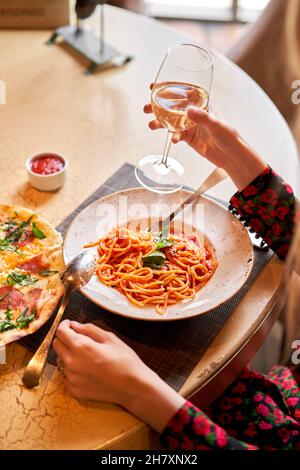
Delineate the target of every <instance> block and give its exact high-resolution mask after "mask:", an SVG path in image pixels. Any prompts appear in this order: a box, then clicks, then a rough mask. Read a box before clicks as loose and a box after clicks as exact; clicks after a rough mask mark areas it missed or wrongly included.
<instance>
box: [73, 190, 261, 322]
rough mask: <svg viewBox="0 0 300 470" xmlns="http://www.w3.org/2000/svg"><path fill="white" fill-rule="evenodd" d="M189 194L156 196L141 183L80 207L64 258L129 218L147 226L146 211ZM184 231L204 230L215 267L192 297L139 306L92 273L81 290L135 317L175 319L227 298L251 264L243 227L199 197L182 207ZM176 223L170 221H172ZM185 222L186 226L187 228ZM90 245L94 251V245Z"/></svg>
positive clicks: (157, 211)
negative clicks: (162, 307)
mask: <svg viewBox="0 0 300 470" xmlns="http://www.w3.org/2000/svg"><path fill="white" fill-rule="evenodd" d="M189 195H190V193H189V192H188V191H183V190H182V191H179V192H177V193H175V194H169V195H163V196H162V195H159V194H155V193H151V192H150V191H147V190H145V189H143V188H138V189H130V190H127V191H121V192H118V193H114V194H110V195H108V196H106V197H104V198H102V199H99V200H98V201H95V202H94V203H92V204H91V205H89V206H88V207H86V208H85V209H84V210H83V211H82V212H81V213H80V214H79V215H78V216H77V217H76V218H75V219H74V220H73V222H72V224H71V225H70V227H69V229H68V232H67V234H66V237H65V241H64V259H65V262H66V263H68V262H69V261H70V260H71V259H72V258H73V257H74V256H76V254H78V252H79V251H81V250H82V248H83V246H84V245H85V244H86V243H88V242H92V241H96V240H98V239H99V238H100V237H101V236H103V235H105V234H106V233H107V232H108V231H109V230H110V229H111V228H113V227H114V226H115V225H117V224H119V225H124V224H126V222H128V221H130V228H135V227H136V225H137V224H140V225H141V228H142V229H143V228H147V227H148V224H149V215H150V214H151V216H152V217H154V219H156V220H157V218H158V217H160V216H162V217H165V216H167V215H169V214H170V212H171V211H172V210H173V209H174V208H175V207H176V206H177V205H178V204H179V203H180V202H182V201H183V200H184V199H186V198H187V197H188V196H189ZM183 222H184V224H185V231H186V230H191V227H194V229H197V232H198V233H204V234H205V239H206V242H207V243H209V244H210V245H212V246H213V247H214V249H215V254H216V257H217V260H218V263H219V265H218V267H217V269H216V271H215V273H214V275H213V276H212V278H211V279H210V280H209V281H208V283H207V284H206V285H205V286H204V287H203V288H202V289H201V290H200V291H199V292H198V293H197V294H196V296H195V297H194V299H192V300H189V301H186V302H181V303H178V304H177V305H174V306H170V307H168V309H167V311H166V313H165V314H164V315H163V316H161V315H159V314H157V313H156V312H155V309H154V308H148V307H147V308H139V307H136V306H134V305H132V304H131V303H129V302H128V300H127V299H126V297H125V296H123V295H122V294H121V293H119V292H118V291H117V290H115V289H113V288H111V287H108V286H105V285H103V284H102V283H100V281H99V280H98V278H97V277H96V276H93V277H92V279H91V280H90V282H89V283H88V284H87V285H86V286H85V287H84V288H82V289H81V291H82V293H83V294H84V295H85V296H86V297H88V298H89V299H90V300H91V301H92V302H94V303H95V304H97V305H99V306H101V307H104V308H105V309H107V310H109V311H111V312H113V313H116V314H119V315H122V316H125V317H130V318H134V319H139V320H148V321H149V320H152V321H153V320H156V321H158V320H159V321H168V320H180V319H184V318H190V317H194V316H197V315H200V314H203V313H206V312H208V311H210V310H211V309H213V308H215V307H218V306H219V305H221V304H223V303H224V302H226V301H227V300H228V299H230V298H231V297H232V296H233V295H234V294H235V293H236V292H237V291H238V290H239V289H240V288H241V287H242V286H243V284H244V283H245V281H246V280H247V278H248V276H249V274H250V272H251V268H252V264H253V246H252V243H251V241H250V238H249V235H248V232H247V230H246V229H245V227H244V226H243V225H242V224H241V223H240V222H239V221H238V220H237V218H236V217H234V216H233V215H232V214H231V213H229V212H228V211H227V209H225V208H224V207H223V206H222V205H220V204H217V203H216V202H214V201H212V200H211V199H209V198H206V197H202V198H200V199H199V202H197V204H196V205H195V206H194V208H193V209H192V208H191V207H187V208H186V209H185V210H184V219H183ZM178 224H179V222H177V223H176V225H177V226H178ZM187 227H188V228H187ZM91 249H92V250H95V254H96V256H97V249H96V248H91Z"/></svg>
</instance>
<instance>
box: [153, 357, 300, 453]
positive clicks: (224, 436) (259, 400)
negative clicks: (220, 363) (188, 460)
mask: <svg viewBox="0 0 300 470" xmlns="http://www.w3.org/2000/svg"><path fill="white" fill-rule="evenodd" d="M161 443H162V445H163V446H164V447H165V448H169V449H185V450H187V449H189V450H200V449H202V450H205V449H206V450H223V449H224V450H225V449H227V450H259V449H261V450H287V449H297V448H300V388H299V384H298V382H297V380H296V374H295V375H293V373H292V372H291V370H290V369H288V368H287V367H281V366H280V367H279V366H276V367H273V369H272V370H271V371H270V373H269V375H268V376H264V375H260V374H258V373H257V372H253V371H251V370H250V369H248V368H247V369H245V370H244V371H243V373H242V374H241V375H240V377H239V378H238V379H237V380H236V381H235V382H234V383H233V384H232V385H231V386H230V387H228V388H227V390H226V391H225V392H224V394H223V395H221V396H220V397H219V398H218V399H217V400H216V401H214V403H213V404H212V405H211V406H210V407H209V408H208V409H206V410H205V413H204V412H203V411H201V410H199V409H198V408H197V407H195V406H194V405H192V403H190V402H188V401H187V402H185V404H184V405H183V407H182V408H181V409H180V410H179V411H178V412H177V413H176V415H175V416H174V417H173V418H172V419H171V420H170V422H169V423H168V424H167V426H166V428H165V430H164V432H163V434H162V436H161Z"/></svg>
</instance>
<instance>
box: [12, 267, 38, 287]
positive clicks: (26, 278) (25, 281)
mask: <svg viewBox="0 0 300 470" xmlns="http://www.w3.org/2000/svg"><path fill="white" fill-rule="evenodd" d="M37 281H38V279H37V278H36V277H32V276H30V275H29V274H21V273H17V272H16V271H13V272H12V273H10V274H9V275H8V276H7V279H6V282H5V284H6V285H8V286H15V285H16V284H18V285H19V286H30V285H32V284H35V283H36V282H37Z"/></svg>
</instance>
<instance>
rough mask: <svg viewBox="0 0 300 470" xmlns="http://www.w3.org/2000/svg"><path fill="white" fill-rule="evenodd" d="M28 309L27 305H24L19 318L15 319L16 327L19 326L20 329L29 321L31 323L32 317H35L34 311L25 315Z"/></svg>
mask: <svg viewBox="0 0 300 470" xmlns="http://www.w3.org/2000/svg"><path fill="white" fill-rule="evenodd" d="M28 310H29V307H26V308H25V309H24V310H23V312H22V313H21V315H20V316H19V318H17V319H16V323H17V327H18V328H20V329H21V330H22V329H23V328H26V326H28V325H29V323H31V322H32V321H33V320H34V317H35V313H34V311H32V313H31V314H30V315H28V316H27V313H28Z"/></svg>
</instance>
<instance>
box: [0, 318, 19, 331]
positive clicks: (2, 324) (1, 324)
mask: <svg viewBox="0 0 300 470" xmlns="http://www.w3.org/2000/svg"><path fill="white" fill-rule="evenodd" d="M13 328H16V325H15V324H14V323H13V322H12V321H7V320H3V321H0V333H3V331H7V330H12V329H13Z"/></svg>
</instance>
